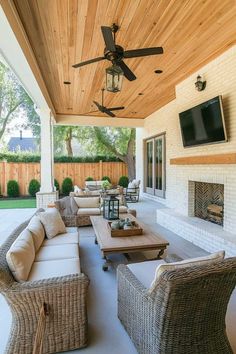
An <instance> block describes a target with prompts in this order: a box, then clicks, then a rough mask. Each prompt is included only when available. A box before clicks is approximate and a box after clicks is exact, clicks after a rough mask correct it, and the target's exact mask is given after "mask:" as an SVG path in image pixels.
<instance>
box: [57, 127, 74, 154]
mask: <svg viewBox="0 0 236 354" xmlns="http://www.w3.org/2000/svg"><path fill="white" fill-rule="evenodd" d="M76 128H77V127H71V126H63V125H62V126H60V125H57V126H54V151H55V152H56V153H57V154H58V153H59V154H60V153H62V152H63V148H64V144H65V146H66V151H67V155H68V156H73V149H72V138H73V132H74V131H75V130H76Z"/></svg>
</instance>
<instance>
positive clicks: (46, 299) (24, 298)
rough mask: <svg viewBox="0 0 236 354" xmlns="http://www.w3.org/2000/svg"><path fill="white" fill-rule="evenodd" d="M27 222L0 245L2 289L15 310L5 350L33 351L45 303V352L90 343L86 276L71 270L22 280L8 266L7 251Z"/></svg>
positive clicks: (23, 353) (10, 352)
mask: <svg viewBox="0 0 236 354" xmlns="http://www.w3.org/2000/svg"><path fill="white" fill-rule="evenodd" d="M28 222H29V221H27V222H25V223H22V224H21V225H20V226H19V227H18V228H17V229H16V230H15V231H14V232H13V233H12V234H11V235H10V236H9V237H8V238H7V240H6V242H5V243H4V244H3V245H2V246H1V247H0V292H1V294H2V295H3V296H4V297H5V299H6V301H7V303H8V305H9V306H10V309H11V313H12V326H11V333H10V337H9V340H8V345H7V348H6V353H7V354H16V353H17V354H32V352H33V347H34V343H35V338H36V331H37V328H38V323H39V318H40V313H41V309H42V305H43V304H46V305H47V309H48V316H46V322H45V337H44V341H43V346H42V353H43V354H49V353H56V352H62V351H67V350H73V349H76V348H80V347H84V346H86V344H87V313H86V297H87V289H88V283H89V280H88V278H87V276H86V275H84V274H72V275H68V276H62V277H57V278H51V279H45V280H39V281H26V282H21V283H19V282H16V281H15V279H14V278H13V276H12V274H11V272H10V270H9V268H8V265H7V262H6V253H7V251H8V250H9V248H10V246H11V245H12V243H13V242H14V241H15V239H16V238H17V236H18V235H19V234H20V233H21V231H22V230H23V229H24V228H25V227H26V226H27V225H28ZM39 352H40V351H39Z"/></svg>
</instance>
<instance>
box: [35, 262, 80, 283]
mask: <svg viewBox="0 0 236 354" xmlns="http://www.w3.org/2000/svg"><path fill="white" fill-rule="evenodd" d="M70 274H80V261H79V259H76V258H73V259H61V260H55V261H44V262H34V263H33V266H32V269H31V272H30V274H29V277H28V280H29V281H33V280H41V279H48V278H54V277H63V276H65V275H70Z"/></svg>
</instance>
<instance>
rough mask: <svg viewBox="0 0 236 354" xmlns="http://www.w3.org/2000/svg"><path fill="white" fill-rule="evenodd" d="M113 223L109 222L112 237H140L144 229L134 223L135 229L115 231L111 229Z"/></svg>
mask: <svg viewBox="0 0 236 354" xmlns="http://www.w3.org/2000/svg"><path fill="white" fill-rule="evenodd" d="M111 223H112V222H111V221H108V224H107V226H108V229H109V230H110V233H111V237H122V236H139V235H142V233H143V229H142V228H141V227H140V226H139V224H137V223H136V222H135V221H132V225H133V228H132V229H128V230H124V229H117V230H113V229H112V228H111Z"/></svg>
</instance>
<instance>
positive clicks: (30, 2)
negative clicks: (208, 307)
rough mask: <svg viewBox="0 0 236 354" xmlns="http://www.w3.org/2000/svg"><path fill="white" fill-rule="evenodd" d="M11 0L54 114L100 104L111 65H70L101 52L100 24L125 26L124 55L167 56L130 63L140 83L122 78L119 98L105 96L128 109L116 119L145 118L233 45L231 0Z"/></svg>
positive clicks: (121, 35) (121, 36) (235, 25)
mask: <svg viewBox="0 0 236 354" xmlns="http://www.w3.org/2000/svg"><path fill="white" fill-rule="evenodd" d="M13 1H14V3H15V6H16V9H17V11H18V13H19V16H20V19H21V21H22V23H23V26H24V28H25V31H26V34H27V36H28V38H29V41H30V43H31V46H32V48H33V51H34V53H35V56H36V59H37V61H38V65H39V67H40V70H41V72H42V75H43V78H44V80H45V83H46V86H47V89H48V92H49V94H50V96H51V99H52V102H53V104H54V107H55V110H56V112H57V114H69V115H83V114H87V113H88V112H91V111H94V109H95V107H94V105H93V103H92V102H93V100H96V101H98V102H100V101H101V91H100V90H101V89H102V87H104V84H105V68H106V67H108V66H110V62H108V61H106V60H105V61H102V62H98V63H94V64H90V65H87V66H84V67H82V68H79V69H74V68H72V64H75V63H78V62H80V61H83V60H87V59H90V58H95V57H97V56H102V55H103V50H104V42H103V38H102V34H101V29H100V27H101V26H102V25H104V26H110V25H111V24H112V23H114V22H115V23H117V24H118V25H119V26H120V29H119V31H118V33H117V36H116V42H117V44H120V45H121V46H122V47H124V48H125V49H126V50H127V49H136V48H140V47H141V48H142V47H152V46H162V47H163V49H164V54H163V55H156V56H150V57H144V58H134V59H126V60H125V61H126V63H127V64H128V65H129V67H130V68H131V69H132V71H133V72H134V73H135V75H136V76H137V80H135V81H133V82H129V81H128V80H126V79H124V82H123V88H122V91H121V92H120V93H116V94H114V93H109V92H107V91H105V104H106V106H110V107H111V106H113V105H116V106H117V105H118V106H125V107H126V108H125V110H123V111H119V112H118V111H117V117H130V118H145V117H147V116H148V115H150V114H151V113H153V112H154V111H156V110H157V109H159V108H160V107H162V106H163V105H165V104H166V103H168V102H170V101H171V100H173V99H174V98H175V85H176V84H177V83H179V82H180V81H182V80H183V79H184V78H186V77H187V76H189V75H190V74H191V73H193V72H195V71H197V70H198V69H199V68H201V67H202V66H203V65H204V64H206V63H207V62H209V61H211V60H212V59H213V58H215V57H217V56H218V55H219V54H221V53H222V52H224V51H225V50H227V49H228V48H229V47H230V46H232V45H234V44H235V43H236V22H235V18H236V6H235V1H234V0H223V1H222V0H197V1H196V0H13ZM156 69H161V70H163V73H162V74H159V75H157V74H155V73H154V71H155V70H156ZM64 81H70V82H71V85H64V84H63V82H64ZM193 84H194V83H193ZM91 115H98V116H102V115H103V114H102V113H100V112H99V113H98V112H95V113H91Z"/></svg>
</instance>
